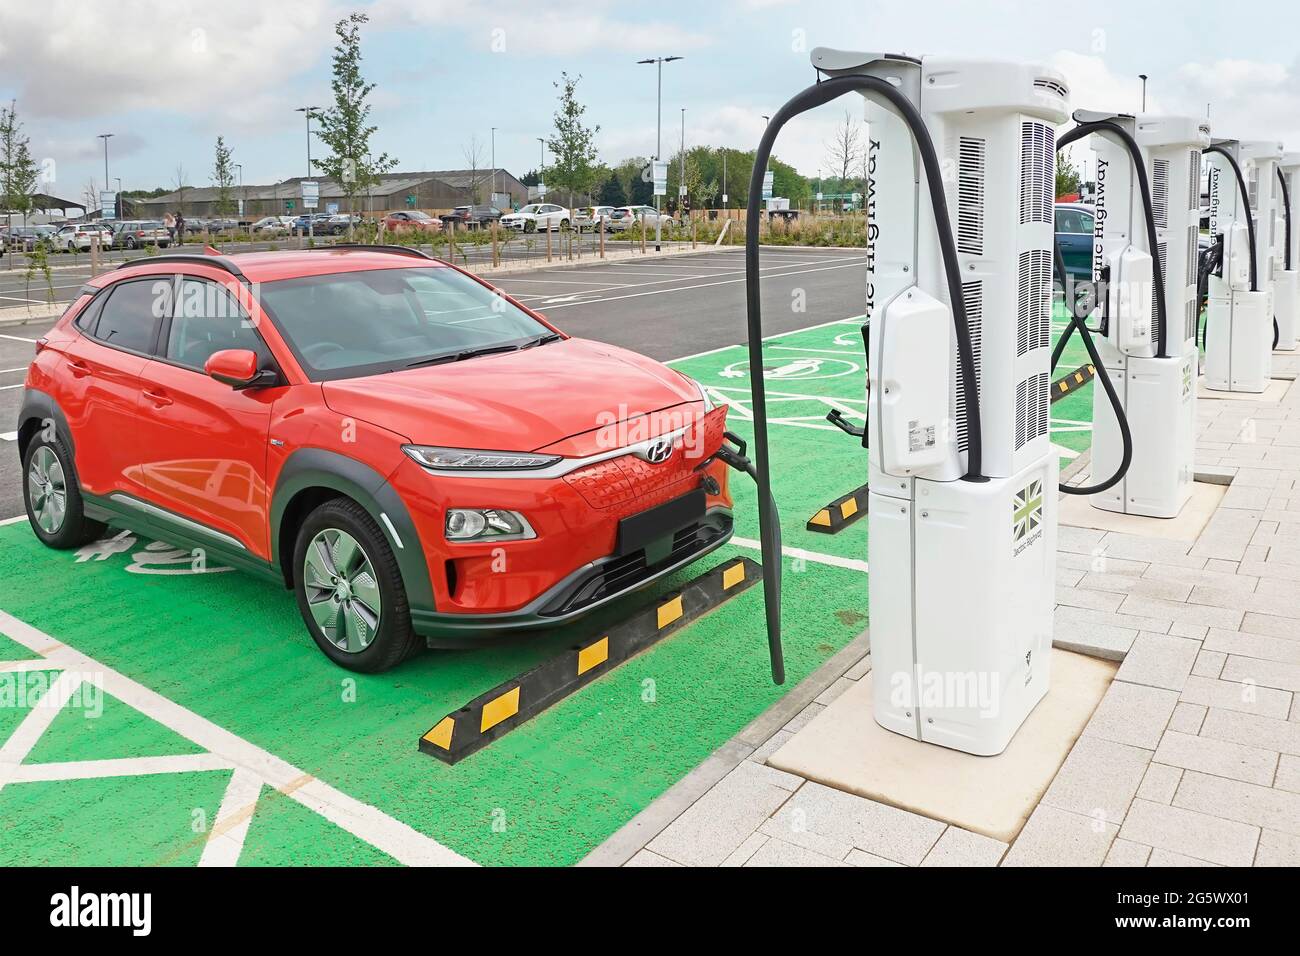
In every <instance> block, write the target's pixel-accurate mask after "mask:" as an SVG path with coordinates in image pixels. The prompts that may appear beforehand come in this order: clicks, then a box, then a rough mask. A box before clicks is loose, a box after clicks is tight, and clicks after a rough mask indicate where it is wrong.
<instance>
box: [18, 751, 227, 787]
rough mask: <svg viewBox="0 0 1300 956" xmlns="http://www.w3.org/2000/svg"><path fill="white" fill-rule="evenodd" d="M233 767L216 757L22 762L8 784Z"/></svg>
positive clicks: (201, 755) (184, 756) (175, 756)
mask: <svg viewBox="0 0 1300 956" xmlns="http://www.w3.org/2000/svg"><path fill="white" fill-rule="evenodd" d="M233 766H234V765H233V764H231V763H230V761H229V760H223V759H222V758H220V757H218V756H217V755H216V754H174V755H171V756H164V757H119V758H115V759H113V760H67V761H61V762H59V763H25V764H22V765H21V766H19V767H17V768H16V769H15V770H14V771H13V774H12V775H11V776H10V778H9V782H10V783H39V782H48V781H51V780H92V779H101V778H104V777H146V776H149V775H150V774H160V773H193V772H195V771H209V770H231V769H233Z"/></svg>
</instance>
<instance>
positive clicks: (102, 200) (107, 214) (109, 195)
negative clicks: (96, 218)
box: [99, 189, 117, 219]
mask: <svg viewBox="0 0 1300 956" xmlns="http://www.w3.org/2000/svg"><path fill="white" fill-rule="evenodd" d="M99 214H100V216H102V217H103V218H105V219H116V218H117V193H115V192H112V191H110V190H107V189H103V190H100V193H99Z"/></svg>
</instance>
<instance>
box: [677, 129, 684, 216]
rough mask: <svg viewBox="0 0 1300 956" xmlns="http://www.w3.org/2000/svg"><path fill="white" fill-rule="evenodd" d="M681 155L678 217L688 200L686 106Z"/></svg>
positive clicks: (678, 175)
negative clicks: (684, 202) (684, 201)
mask: <svg viewBox="0 0 1300 956" xmlns="http://www.w3.org/2000/svg"><path fill="white" fill-rule="evenodd" d="M681 154H682V158H681V166H680V167H679V168H680V170H681V171H680V172H679V173H678V174H677V177H678V179H679V180H680V182H678V184H677V200H678V201H677V205H678V209H677V213H678V215H680V214H681V211H682V209H681V207H682V206H683V200H685V199H686V107H685V106H683V107H682V146H681Z"/></svg>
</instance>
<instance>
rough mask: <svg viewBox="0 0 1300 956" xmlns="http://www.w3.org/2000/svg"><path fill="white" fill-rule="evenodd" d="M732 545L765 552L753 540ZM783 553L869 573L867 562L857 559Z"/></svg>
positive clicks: (735, 541) (734, 541) (738, 540)
mask: <svg viewBox="0 0 1300 956" xmlns="http://www.w3.org/2000/svg"><path fill="white" fill-rule="evenodd" d="M731 543H732V544H734V545H736V546H737V547H739V548H749V549H750V550H752V551H762V550H763V545H762V544H761V543H760V542H758V541H755V540H754V539H753V538H732V539H731ZM781 553H782V554H783V555H785V556H786V557H787V558H803V560H805V561H812V562H814V563H816V564H829V565H830V566H831V567H834V568H848V569H849V570H850V571H861V572H862V573H863V574H866V573H867V562H865V561H859V560H858V559H857V558H840V557H836V556H835V555H833V554H822V553H821V552H820V551H806V550H804V549H803V548H787V547H782V548H781Z"/></svg>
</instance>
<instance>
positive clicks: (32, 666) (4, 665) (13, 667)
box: [0, 657, 59, 674]
mask: <svg viewBox="0 0 1300 956" xmlns="http://www.w3.org/2000/svg"><path fill="white" fill-rule="evenodd" d="M58 669H59V668H58V667H57V666H55V665H54V664H51V663H50V662H49V661H47V660H46V659H45V658H43V657H41V658H37V659H36V660H30V661H0V674H22V673H26V672H27V671H56V670H58Z"/></svg>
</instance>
